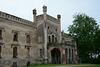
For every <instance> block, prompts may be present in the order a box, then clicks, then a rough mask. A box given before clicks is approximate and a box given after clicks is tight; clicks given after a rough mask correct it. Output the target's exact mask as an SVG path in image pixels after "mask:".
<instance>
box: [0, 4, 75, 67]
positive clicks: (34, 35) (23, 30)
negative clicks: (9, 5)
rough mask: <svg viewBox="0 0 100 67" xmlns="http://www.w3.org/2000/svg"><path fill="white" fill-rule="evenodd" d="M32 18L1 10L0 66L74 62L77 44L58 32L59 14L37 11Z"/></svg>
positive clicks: (44, 8)
mask: <svg viewBox="0 0 100 67" xmlns="http://www.w3.org/2000/svg"><path fill="white" fill-rule="evenodd" d="M33 19H34V21H33V22H32V21H28V20H25V19H23V18H19V17H16V16H14V15H11V14H8V13H5V12H1V11H0V67H22V66H30V65H35V64H43V63H52V64H66V63H77V49H76V44H75V42H73V41H72V40H73V39H72V38H71V37H69V36H68V35H67V34H65V33H64V32H63V31H62V32H61V21H60V20H61V16H60V15H57V18H54V17H52V16H50V15H48V14H47V7H46V6H43V14H41V15H37V13H36V9H34V10H33Z"/></svg>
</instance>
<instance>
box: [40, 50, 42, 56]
mask: <svg viewBox="0 0 100 67" xmlns="http://www.w3.org/2000/svg"><path fill="white" fill-rule="evenodd" d="M40 57H42V49H40Z"/></svg>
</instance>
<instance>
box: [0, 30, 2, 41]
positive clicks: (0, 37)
mask: <svg viewBox="0 0 100 67" xmlns="http://www.w3.org/2000/svg"><path fill="white" fill-rule="evenodd" d="M0 39H2V30H0Z"/></svg>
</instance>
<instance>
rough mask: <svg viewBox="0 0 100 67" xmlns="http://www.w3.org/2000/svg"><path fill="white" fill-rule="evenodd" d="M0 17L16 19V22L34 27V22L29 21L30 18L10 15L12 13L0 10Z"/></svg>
mask: <svg viewBox="0 0 100 67" xmlns="http://www.w3.org/2000/svg"><path fill="white" fill-rule="evenodd" d="M0 18H4V19H8V20H11V21H16V22H19V23H22V24H25V25H28V26H33V27H34V23H33V22H32V21H28V20H25V19H22V18H19V17H16V16H14V15H10V14H8V13H5V12H1V11H0Z"/></svg>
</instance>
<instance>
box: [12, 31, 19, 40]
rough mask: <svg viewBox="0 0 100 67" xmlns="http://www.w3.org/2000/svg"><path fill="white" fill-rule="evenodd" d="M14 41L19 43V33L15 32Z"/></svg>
mask: <svg viewBox="0 0 100 67" xmlns="http://www.w3.org/2000/svg"><path fill="white" fill-rule="evenodd" d="M13 40H14V41H18V33H16V32H14V38H13Z"/></svg>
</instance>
